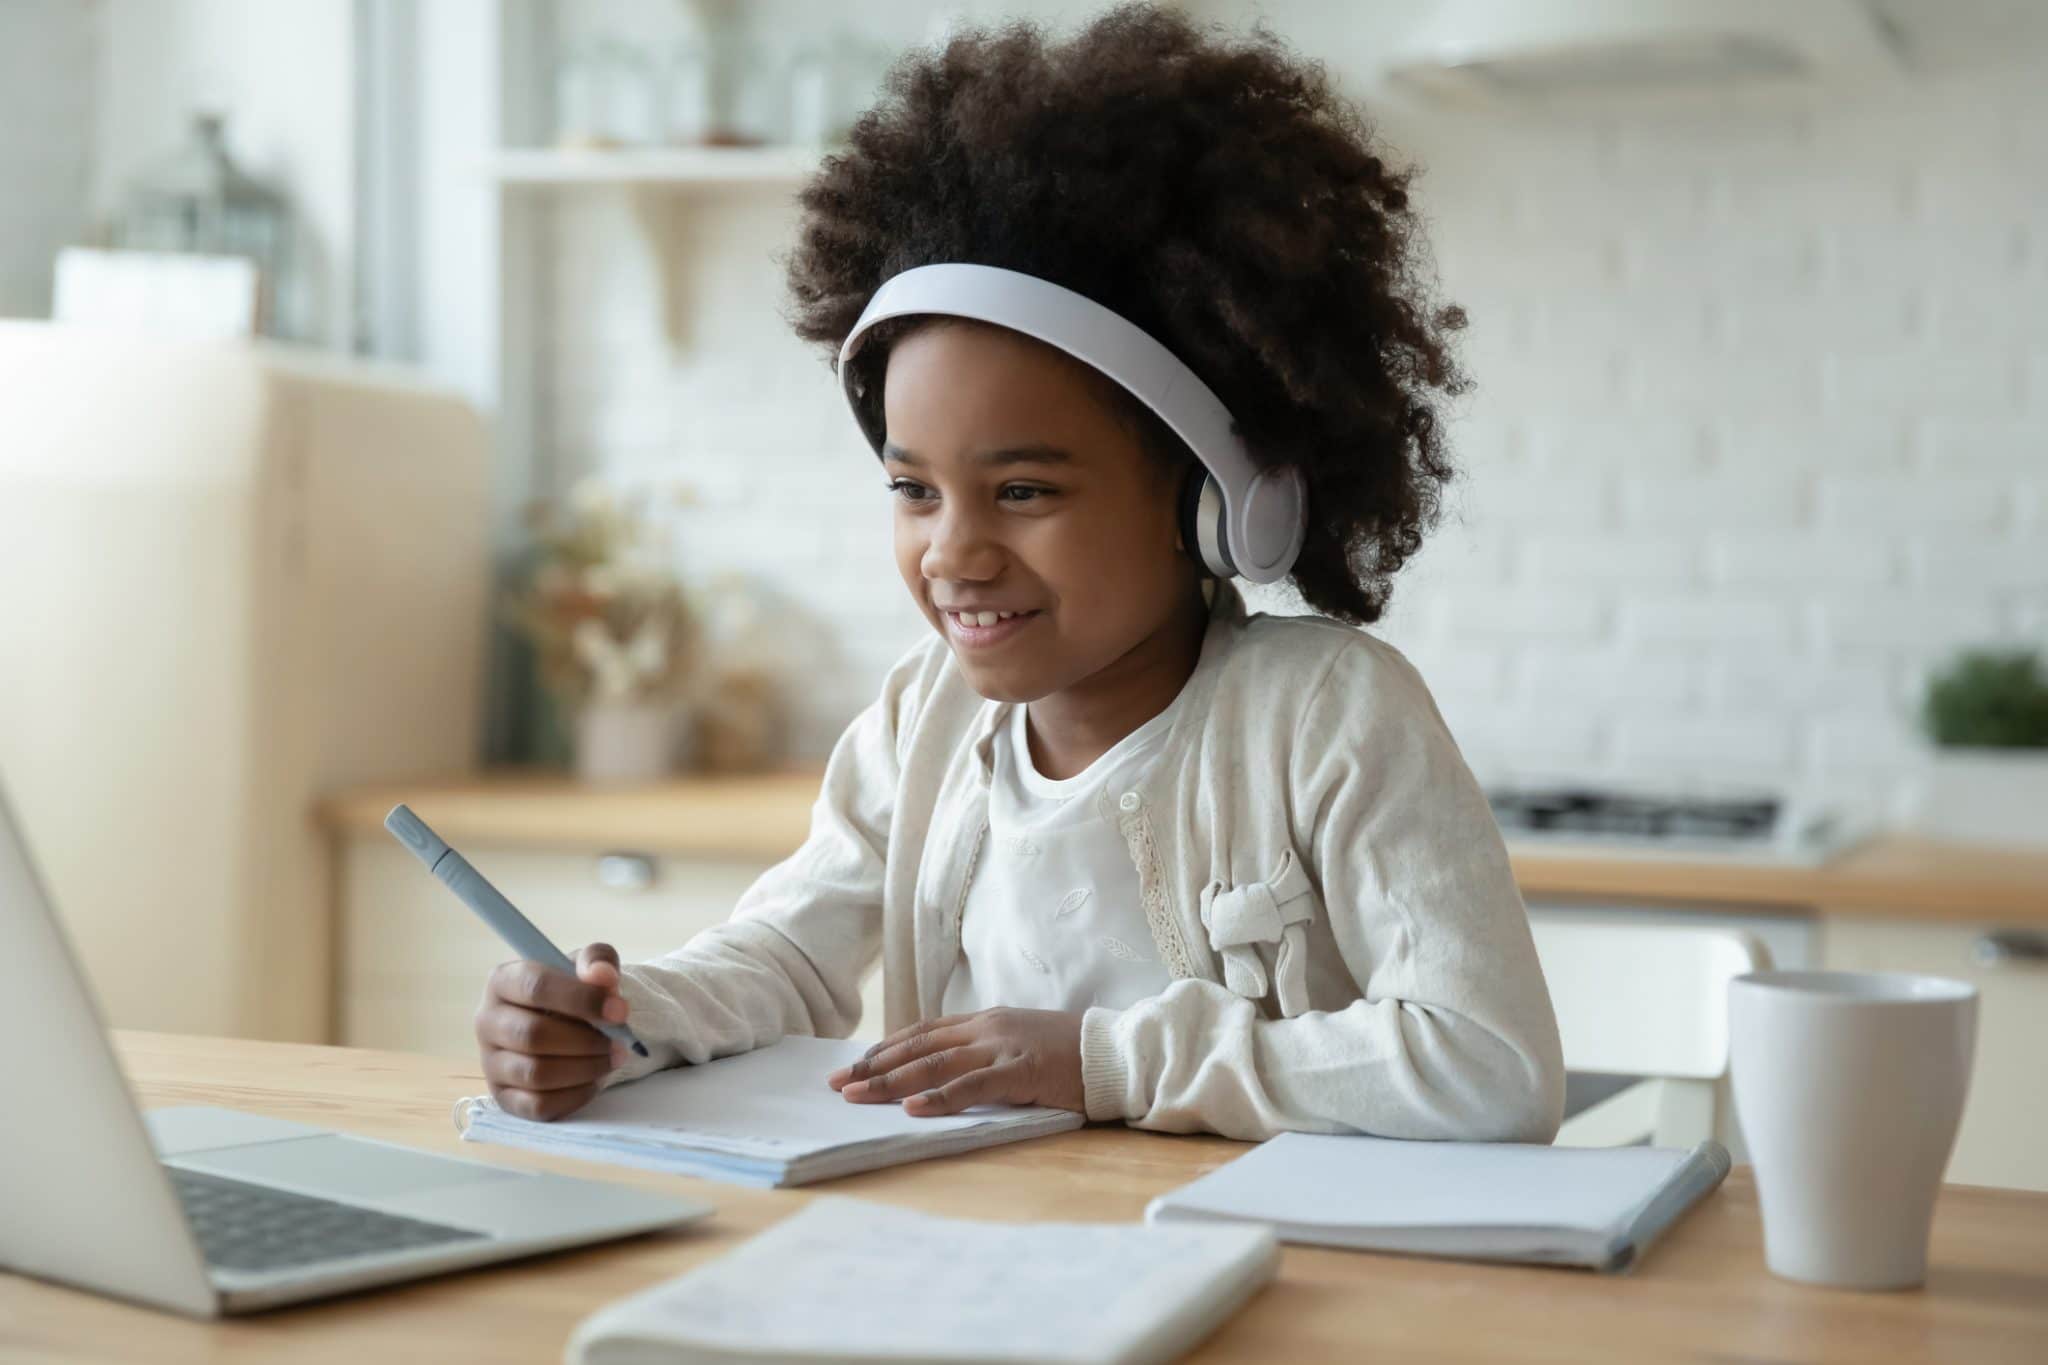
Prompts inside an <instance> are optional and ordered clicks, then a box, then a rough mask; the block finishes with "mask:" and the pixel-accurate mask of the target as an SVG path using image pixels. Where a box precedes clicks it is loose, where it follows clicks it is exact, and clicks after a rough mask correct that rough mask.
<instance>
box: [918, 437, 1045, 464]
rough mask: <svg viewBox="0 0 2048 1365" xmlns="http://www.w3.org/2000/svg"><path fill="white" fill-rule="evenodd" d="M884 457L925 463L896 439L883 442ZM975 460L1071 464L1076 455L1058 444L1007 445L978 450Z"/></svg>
mask: <svg viewBox="0 0 2048 1365" xmlns="http://www.w3.org/2000/svg"><path fill="white" fill-rule="evenodd" d="M882 458H883V459H884V460H888V461H893V462H894V463H896V464H907V465H912V466H916V465H921V464H923V463H924V461H923V460H920V459H919V458H918V457H917V456H916V455H915V454H913V453H912V452H910V451H908V450H905V449H904V448H903V447H902V446H899V445H897V444H896V443H895V442H894V441H885V442H884V443H883V445H882ZM974 462H975V463H976V464H978V465H985V466H988V467H991V468H1000V467H1002V466H1004V465H1013V464H1060V465H1070V464H1072V463H1074V456H1073V454H1072V452H1070V451H1066V450H1062V449H1060V448H1059V447H1058V446H1048V445H1025V446H1005V447H1003V448H1001V449H998V450H984V451H980V452H978V453H977V454H976V455H975V456H974Z"/></svg>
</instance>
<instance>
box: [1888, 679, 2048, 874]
mask: <svg viewBox="0 0 2048 1365" xmlns="http://www.w3.org/2000/svg"><path fill="white" fill-rule="evenodd" d="M1920 720H1921V727H1922V729H1923V730H1925V732H1926V734H1927V737H1928V738H1929V739H1930V740H1932V741H1933V742H1934V745H1935V748H1934V752H1933V754H1932V757H1931V760H1930V762H1929V765H1928V769H1927V772H1926V774H1925V776H1924V780H1923V782H1922V783H1921V784H1920V791H1919V794H1918V795H1919V799H1918V802H1917V811H1916V813H1915V819H1914V823H1915V824H1916V825H1917V826H1919V827H1920V828H1922V829H1925V830H1927V831H1929V832H1930V833H1936V834H1940V835H1942V836H1944V837H1946V838H1953V839H1960V840H1965V841H1968V842H1972V843H1988V844H2001V845H2019V846H2039V847H2048V671H2044V670H2043V668H2042V664H2041V659H2040V656H2039V655H2038V654H2037V653H2036V652H2035V651H2032V650H2025V649H2003V650H2000V649H1970V650H1964V651H1962V652H1960V653H1959V654H1958V655H1957V656H1956V657H1955V658H1954V659H1953V660H1951V661H1950V663H1949V665H1948V666H1947V667H1946V668H1943V669H1941V670H1939V671H1937V672H1936V673H1935V674H1934V675H1933V677H1931V678H1930V679H1929V680H1928V685H1927V691H1926V695H1925V696H1924V698H1923V699H1922V703H1921V710H1920Z"/></svg>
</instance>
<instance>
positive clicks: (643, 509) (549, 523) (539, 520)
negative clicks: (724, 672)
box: [506, 479, 699, 710]
mask: <svg viewBox="0 0 2048 1365" xmlns="http://www.w3.org/2000/svg"><path fill="white" fill-rule="evenodd" d="M682 496H683V497H687V495H686V494H685V495H682ZM650 501H651V499H649V498H648V497H646V496H640V497H627V496H624V495H622V494H620V493H618V492H615V491H614V490H613V489H612V488H610V487H608V486H607V485H605V484H603V483H601V482H599V481H597V480H595V479H585V480H583V481H582V482H580V483H578V484H577V485H576V486H575V487H574V488H573V489H571V490H570V493H569V496H568V498H567V499H565V500H564V501H562V502H559V503H557V502H542V503H539V504H536V505H535V506H534V507H533V508H532V509H531V510H530V512H529V514H528V520H527V524H528V526H529V528H530V529H531V530H532V532H533V535H534V540H535V558H534V564H533V569H532V573H531V575H530V576H529V578H528V580H527V582H526V584H525V585H524V586H523V587H522V588H520V589H519V590H518V591H517V592H515V593H513V594H512V595H511V597H510V598H509V599H508V601H507V603H506V613H507V616H508V617H509V619H510V620H511V622H512V624H513V625H514V626H515V628H517V629H518V630H519V631H520V632H521V633H522V634H523V635H525V636H526V638H527V639H528V640H529V641H531V642H532V644H533V647H534V652H535V654H536V656H537V659H538V666H539V671H540V678H541V683H542V685H543V686H545V687H546V688H547V689H548V691H549V692H550V693H551V694H552V695H553V696H554V697H555V699H556V700H557V701H558V702H559V703H561V704H562V705H563V706H565V707H567V708H569V709H571V710H580V709H582V708H584V707H587V706H591V705H602V704H609V703H635V702H637V703H659V702H672V703H675V704H677V705H681V704H682V703H684V702H686V701H687V700H688V699H689V698H690V696H691V694H692V692H693V690H694V687H695V684H696V681H697V672H698V667H697V666H698V662H699V660H698V649H697V643H698V630H697V622H696V615H695V613H694V612H693V611H692V610H691V607H690V603H689V599H688V597H687V595H686V594H685V593H684V591H683V588H682V585H681V583H679V582H678V581H677V579H676V576H675V573H674V571H673V569H672V568H671V567H670V564H671V560H670V555H669V550H670V546H669V538H668V536H667V534H666V531H665V529H664V528H663V527H662V526H661V525H660V524H659V523H658V522H657V521H656V520H655V518H654V517H653V516H652V515H651V514H650V507H649V503H650Z"/></svg>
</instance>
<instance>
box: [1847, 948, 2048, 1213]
mask: <svg viewBox="0 0 2048 1365" xmlns="http://www.w3.org/2000/svg"><path fill="white" fill-rule="evenodd" d="M1997 932H1998V927H1997V926H1994V925H1988V924H1987V925H1982V926H1971V925H1952V924H1930V923H1919V922H1912V921H1901V920H1897V919H1875V918H1869V919H1866V918H1858V917H1856V916H1854V915H1851V914H1842V915H1837V914H1833V913H1830V914H1829V915H1828V916H1827V917H1826V918H1825V919H1823V920H1822V922H1821V961H1822V964H1823V965H1824V966H1827V967H1829V968H1837V969H1843V970H1857V971H1891V972H1929V973H1932V974H1934V975H1937V976H1947V977H1954V978H1956V979H1957V980H1961V981H1967V982H1969V983H1970V984H1972V985H1974V986H1975V987H1976V988H1977V991H1978V1014H1977V1060H1976V1066H1975V1069H1974V1071H1973V1072H1972V1074H1971V1076H1970V1095H1969V1099H1968V1101H1967V1102H1966V1104H1965V1105H1964V1108H1963V1126H1962V1131H1961V1132H1960V1133H1958V1134H1957V1136H1956V1150H1955V1155H1954V1156H1953V1157H1952V1158H1951V1159H1950V1161H1949V1167H1948V1175H1947V1179H1949V1180H1951V1181H1954V1182H1956V1183H1958V1184H1964V1185H2010V1186H2016V1187H2019V1188H2021V1189H2031V1190H2048V959H2043V958H2040V957H2031V958H2030V957H2028V956H2027V955H2025V954H2024V953H2021V954H2011V953H2007V954H2003V955H1999V956H1998V960H1985V958H1980V956H1979V946H1978V945H1979V941H1980V940H1981V939H1984V938H1985V937H1986V936H1987V935H1993V934H1996V933H1997ZM2029 934H2031V935H2032V938H2031V940H2030V939H2029ZM2044 936H2048V931H2043V930H2040V929H2035V930H2031V931H2028V933H2019V932H2015V933H2014V937H2015V938H2016V939H2018V940H2019V941H2020V942H2021V943H2026V942H2029V941H2033V942H2039V941H2040V940H2041V939H2042V938H2043V937H2044ZM1990 956H1992V955H1991V954H1987V955H1986V957H1990Z"/></svg>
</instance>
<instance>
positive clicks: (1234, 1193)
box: [1145, 1133, 1728, 1271]
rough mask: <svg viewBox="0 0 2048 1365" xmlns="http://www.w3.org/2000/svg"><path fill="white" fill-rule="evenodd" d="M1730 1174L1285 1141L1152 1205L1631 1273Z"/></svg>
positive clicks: (1676, 1164)
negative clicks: (1664, 1234)
mask: <svg viewBox="0 0 2048 1365" xmlns="http://www.w3.org/2000/svg"><path fill="white" fill-rule="evenodd" d="M1727 1174H1728V1152H1727V1150H1726V1149H1725V1148H1723V1147H1722V1146H1721V1144H1720V1143H1718V1142H1711V1141H1710V1142H1702V1143H1701V1144H1700V1145H1699V1146H1697V1147H1694V1148H1693V1149H1692V1150H1691V1151H1685V1150H1682V1149H1679V1148H1675V1147H1606V1148H1597V1147H1539V1146H1536V1145H1534V1144H1531V1143H1508V1142H1404V1141H1398V1140H1395V1139H1390V1138H1374V1137H1344V1136H1325V1135H1319V1134H1309V1133H1283V1134H1281V1135H1280V1136H1279V1137H1276V1138H1273V1139H1271V1140H1270V1141H1267V1142H1263V1143H1261V1144H1260V1145H1259V1146H1257V1147H1255V1148H1253V1149H1252V1150H1251V1151H1250V1152H1247V1153H1246V1154H1245V1155H1243V1156H1241V1157H1239V1158H1237V1159H1236V1160H1235V1161H1232V1162H1230V1163H1228V1164H1227V1165H1224V1166H1220V1167H1218V1168H1217V1169H1215V1170H1213V1171H1211V1172H1210V1173H1209V1174H1207V1175H1205V1176H1203V1177H1202V1178H1201V1179H1199V1180H1196V1181H1194V1182H1192V1183H1191V1184H1187V1185H1183V1186H1181V1187H1180V1188H1179V1189H1177V1190H1174V1191H1172V1192H1170V1193H1168V1194H1163V1195H1161V1196H1159V1197H1158V1198H1157V1199H1154V1200H1153V1201H1152V1202H1151V1203H1150V1204H1149V1205H1147V1206H1146V1209H1145V1217H1146V1219H1147V1221H1149V1222H1155V1223H1170V1222H1226V1223H1239V1222H1241V1223H1262V1224H1265V1225H1266V1226H1268V1227H1271V1228H1272V1229H1273V1231H1274V1234H1275V1235H1276V1236H1278V1237H1279V1238H1280V1240H1281V1241H1283V1242H1308V1243H1314V1244H1319V1245H1324V1246H1338V1247H1350V1248H1353V1249H1356V1250H1360V1251H1391V1252H1403V1253H1408V1254H1412V1255H1420V1256H1452V1257H1458V1258H1461V1259H1470V1260H1487V1261H1535V1262H1539V1263H1543V1264H1548V1265H1575V1266H1586V1267H1589V1268H1591V1269H1594V1270H1604V1271H1616V1270H1624V1269H1626V1268H1628V1267H1629V1266H1630V1265H1632V1264H1634V1262H1635V1261H1636V1259H1637V1258H1638V1257H1640V1256H1641V1255H1642V1253H1643V1251H1644V1250H1645V1249H1646V1248H1647V1247H1648V1246H1649V1245H1650V1243H1651V1242H1652V1241H1654V1240H1655V1239H1656V1238H1657V1236H1658V1235H1659V1234H1661V1233H1662V1232H1663V1231H1664V1230H1665V1229H1666V1228H1668V1227H1670V1226H1671V1225H1672V1224H1673V1223H1674V1222H1676V1221H1677V1220H1678V1218H1679V1216H1680V1215H1681V1214H1683V1213H1684V1212H1685V1211H1686V1210H1687V1209H1689V1208H1691V1207H1692V1206H1693V1205H1694V1204H1697V1203H1698V1202H1699V1201H1700V1200H1701V1199H1703V1198H1705V1197H1706V1196H1707V1195H1708V1194H1709V1193H1711V1192H1712V1191H1713V1190H1714V1188H1715V1187H1716V1186H1718V1185H1719V1184H1720V1183H1721V1180H1722V1178H1723V1177H1725V1176H1726V1175H1727Z"/></svg>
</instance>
